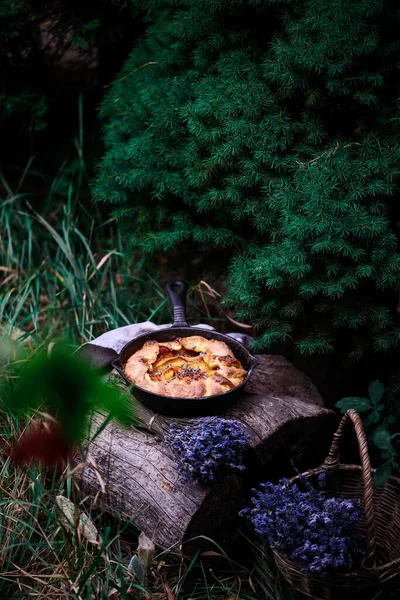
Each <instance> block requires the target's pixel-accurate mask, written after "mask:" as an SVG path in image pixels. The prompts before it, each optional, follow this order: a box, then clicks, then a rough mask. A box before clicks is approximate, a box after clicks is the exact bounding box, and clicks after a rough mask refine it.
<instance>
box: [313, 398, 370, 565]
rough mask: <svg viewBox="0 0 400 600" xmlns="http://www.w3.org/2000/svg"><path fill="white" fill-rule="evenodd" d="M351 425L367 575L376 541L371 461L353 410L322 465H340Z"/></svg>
mask: <svg viewBox="0 0 400 600" xmlns="http://www.w3.org/2000/svg"><path fill="white" fill-rule="evenodd" d="M350 423H353V425H354V429H355V432H356V436H357V442H358V449H359V453H360V459H361V468H362V480H363V486H364V511H365V528H366V532H367V535H366V538H367V539H366V542H367V543H366V553H365V560H364V562H363V569H364V570H365V571H367V572H369V573H371V571H374V570H375V566H376V561H375V555H376V539H375V515H374V495H373V485H372V473H371V461H370V459H369V454H368V443H367V437H366V435H365V431H364V427H363V424H362V421H361V418H360V415H359V414H358V412H357V411H355V410H354V409H350V410H348V411H347V412H346V413H345V415H344V416H343V418H342V420H341V421H340V424H339V427H338V430H337V431H336V433H335V434H334V435H333V442H332V445H331V447H330V450H329V454H328V456H327V457H326V459H325V462H324V464H323V465H322V467H323V469H325V470H331V469H337V468H338V467H339V465H340V460H339V450H340V447H341V445H342V440H343V437H344V435H345V430H346V428H347V426H348V425H349V424H350Z"/></svg>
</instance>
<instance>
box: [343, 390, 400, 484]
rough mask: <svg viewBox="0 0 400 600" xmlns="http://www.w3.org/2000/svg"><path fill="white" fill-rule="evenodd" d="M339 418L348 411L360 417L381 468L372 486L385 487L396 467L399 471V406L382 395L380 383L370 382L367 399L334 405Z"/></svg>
mask: <svg viewBox="0 0 400 600" xmlns="http://www.w3.org/2000/svg"><path fill="white" fill-rule="evenodd" d="M336 406H337V408H340V410H341V412H342V414H344V413H345V412H346V411H347V410H350V409H351V408H353V409H355V410H356V411H357V412H359V413H360V414H361V416H362V417H363V425H364V428H365V431H366V432H367V435H368V440H369V441H370V443H371V447H373V446H375V448H378V450H379V454H380V464H379V465H378V468H377V469H376V472H375V474H374V483H375V485H377V486H382V485H384V484H385V483H386V482H387V480H388V479H389V477H390V476H391V474H392V469H393V467H394V466H395V467H396V468H398V458H399V451H398V448H397V440H398V437H399V435H400V433H396V432H398V430H399V425H400V423H399V417H400V411H399V406H398V402H396V401H393V399H390V396H389V395H388V394H387V393H385V386H384V385H383V383H381V382H380V381H379V380H376V381H373V382H372V383H371V385H370V386H369V388H368V398H357V397H349V398H342V399H341V400H340V401H339V402H338V403H337V404H336Z"/></svg>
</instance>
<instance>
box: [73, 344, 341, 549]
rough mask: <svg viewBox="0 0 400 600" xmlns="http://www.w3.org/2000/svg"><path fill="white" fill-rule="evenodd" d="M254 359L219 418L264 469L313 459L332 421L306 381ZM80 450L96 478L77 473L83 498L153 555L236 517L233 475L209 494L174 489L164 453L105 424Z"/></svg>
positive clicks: (275, 361)
mask: <svg viewBox="0 0 400 600" xmlns="http://www.w3.org/2000/svg"><path fill="white" fill-rule="evenodd" d="M260 358H261V364H260V365H259V367H258V368H257V369H256V370H255V372H254V376H253V378H252V380H251V382H249V384H248V387H247V388H246V393H244V394H243V396H242V398H241V399H240V401H238V402H237V403H236V405H234V406H232V407H231V408H230V409H229V410H227V411H225V412H224V413H223V414H221V416H224V417H227V418H235V419H237V420H238V421H240V422H241V423H242V424H243V425H244V427H245V428H246V430H247V431H248V433H249V434H250V446H251V448H252V449H253V450H254V454H252V453H250V454H249V456H250V457H251V456H253V459H254V461H256V462H257V461H259V462H260V463H261V464H263V465H267V464H268V463H270V462H271V461H272V460H273V459H275V458H276V457H277V456H278V452H279V451H282V449H284V450H285V452H286V453H288V452H289V453H292V454H293V456H294V457H295V458H296V460H298V459H299V458H300V457H302V456H306V455H307V454H310V453H311V452H313V439H314V438H315V436H319V438H321V436H322V437H323V438H326V440H327V443H328V442H329V439H330V436H331V432H332V429H333V420H334V418H333V417H334V415H333V413H332V412H331V411H329V410H327V409H325V408H324V407H323V401H322V399H321V397H320V396H319V394H318V392H317V390H316V389H315V387H314V386H313V384H312V383H311V381H310V380H309V379H308V378H307V377H305V376H304V375H303V374H302V373H300V372H299V371H298V370H297V369H296V368H295V367H293V366H292V365H291V364H290V363H289V362H288V361H287V360H286V359H285V358H283V357H280V356H272V355H271V356H261V357H260ZM98 418H99V417H98ZM96 419H97V417H96ZM99 423H100V421H97V425H98V424H99ZM95 425H96V424H95ZM310 440H311V444H310ZM88 451H89V453H90V456H91V457H92V458H93V459H94V462H95V465H96V468H97V471H98V473H96V470H95V469H94V468H93V467H91V466H90V465H88V466H86V467H85V468H84V469H83V470H82V471H81V475H80V478H79V485H80V487H81V490H82V492H83V494H84V495H85V496H88V497H90V498H92V499H93V498H95V499H96V503H97V505H98V506H101V507H102V508H103V509H104V510H106V511H107V512H109V513H111V514H112V515H115V516H117V517H118V518H120V519H122V520H124V521H127V520H133V521H134V525H135V526H136V527H137V528H138V529H139V530H140V531H143V532H144V533H145V534H146V535H147V536H148V537H150V538H153V539H154V541H155V543H156V544H157V545H158V546H160V547H161V548H169V547H171V546H174V545H177V546H178V547H181V546H182V545H183V544H187V542H188V541H189V540H190V539H192V538H194V537H196V536H199V535H204V536H209V537H212V532H213V530H215V529H216V528H219V527H220V526H221V525H223V524H224V523H227V522H229V521H230V520H231V519H232V518H235V517H236V516H237V511H238V508H239V504H238V503H239V501H240V492H241V488H242V483H243V480H242V477H240V476H238V475H236V474H234V473H233V474H232V475H229V476H228V477H225V478H224V479H223V480H222V481H220V482H218V483H216V484H214V485H213V486H211V487H206V486H203V485H194V484H193V483H191V482H186V483H180V482H179V475H178V473H177V471H176V468H175V465H174V462H173V457H172V454H171V451H170V450H169V448H168V447H167V446H166V445H165V444H164V443H163V442H160V441H157V440H156V438H155V436H154V435H152V434H151V433H147V432H143V431H139V430H136V429H134V428H121V427H118V426H117V425H115V424H114V423H109V424H108V425H107V427H105V428H104V429H103V431H102V432H101V433H100V434H99V435H98V436H97V437H96V438H95V440H94V441H93V442H92V443H91V444H90V446H89V449H88ZM250 460H251V459H250ZM274 462H276V461H275V460H274ZM99 475H100V477H101V479H102V480H103V481H104V485H105V492H101V486H100V483H99Z"/></svg>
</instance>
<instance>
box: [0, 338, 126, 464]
mask: <svg viewBox="0 0 400 600" xmlns="http://www.w3.org/2000/svg"><path fill="white" fill-rule="evenodd" d="M2 398H3V400H4V401H5V403H6V404H7V405H8V407H9V408H10V409H11V410H13V411H14V412H15V413H17V414H18V413H22V414H26V412H27V411H30V410H37V409H40V410H41V411H44V412H46V413H47V414H48V415H50V416H51V417H52V418H54V419H55V420H56V422H57V427H58V428H59V429H57V431H56V429H55V426H54V425H52V424H48V423H47V424H46V427H47V429H46V428H45V430H38V429H37V428H35V427H34V428H32V429H31V430H28V431H27V432H26V433H25V434H23V436H22V438H20V440H19V441H18V443H17V450H18V448H19V454H18V452H17V455H18V456H19V455H21V456H22V457H23V458H24V459H25V458H26V457H27V455H28V454H29V452H30V450H31V451H32V452H33V450H34V448H36V451H35V453H34V454H35V456H36V458H38V460H41V461H42V462H43V460H42V459H43V452H42V450H41V449H42V448H43V449H45V447H46V441H45V439H46V436H47V438H48V443H49V447H50V446H53V447H57V444H58V445H60V446H63V445H65V447H72V446H73V445H78V444H79V443H80V442H82V440H83V439H84V438H85V436H87V434H88V428H89V419H90V415H91V414H92V412H93V411H95V410H100V411H101V412H103V413H106V416H107V417H108V418H115V419H116V420H118V421H119V422H120V423H121V424H123V425H128V424H132V423H133V421H134V413H133V406H132V403H131V402H130V401H129V399H128V397H127V395H126V394H123V392H122V391H121V390H119V389H118V388H117V387H111V386H110V385H108V384H106V383H104V381H103V380H102V378H101V377H100V376H99V375H97V374H96V373H95V372H94V371H93V370H92V369H91V368H90V367H89V365H88V364H87V363H86V361H85V360H84V359H82V358H81V357H79V356H77V355H76V354H71V350H70V349H69V348H68V345H67V344H65V343H63V344H61V343H58V344H55V345H53V347H49V350H48V351H46V352H41V353H39V354H38V355H36V356H35V357H34V358H32V359H31V360H28V361H27V363H26V364H25V365H24V367H23V368H22V370H21V372H20V380H19V383H18V384H17V385H16V386H15V387H14V389H12V390H11V391H9V390H8V389H7V388H6V387H4V389H3V390H2ZM59 454H61V455H63V456H65V448H64V449H63V451H61V452H59ZM45 462H46V461H45Z"/></svg>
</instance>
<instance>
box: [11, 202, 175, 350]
mask: <svg viewBox="0 0 400 600" xmlns="http://www.w3.org/2000/svg"><path fill="white" fill-rule="evenodd" d="M80 212H83V209H82V208H81V207H79V206H78V207H77V208H75V210H73V209H72V206H71V201H70V198H68V199H67V202H66V204H65V205H61V206H60V208H59V211H58V215H57V218H56V220H55V218H54V217H52V216H51V215H49V216H48V217H47V218H45V217H43V216H42V215H40V214H38V213H37V212H35V211H33V210H32V209H31V208H30V205H29V204H28V203H27V201H26V199H25V198H24V197H23V195H21V194H10V195H9V196H8V197H7V198H5V199H4V200H3V201H2V203H1V204H0V231H1V234H0V277H1V279H0V323H2V324H3V330H4V331H5V332H6V333H11V332H13V331H14V332H15V330H16V329H18V330H20V332H24V333H25V335H24V337H28V336H33V337H34V338H35V340H36V341H40V340H46V339H49V337H52V336H54V335H57V334H60V333H61V334H62V336H63V337H67V338H72V339H75V340H77V341H78V342H86V341H89V340H91V339H92V338H93V337H94V336H96V335H98V334H99V333H102V332H103V331H105V330H108V329H113V328H116V327H120V326H123V325H128V324H131V323H135V322H138V321H144V320H149V319H151V320H155V319H157V316H158V314H160V316H161V318H162V317H163V316H164V314H165V309H166V303H167V299H166V297H165V293H164V292H163V290H162V289H161V288H160V287H159V286H158V285H157V283H156V281H155V280H154V279H153V277H152V276H151V275H150V274H148V273H146V270H145V265H144V263H143V260H141V261H140V260H137V259H136V258H135V257H134V256H132V255H131V254H128V253H127V252H126V251H125V250H124V245H123V242H122V240H121V238H120V236H119V235H118V234H115V235H113V237H108V238H105V235H104V234H103V235H102V233H103V232H102V226H101V224H100V223H99V222H96V220H94V219H89V217H88V216H87V215H81V214H79V213H80ZM82 216H83V217H85V219H84V225H85V230H83V231H82V228H81V227H80V226H79V225H78V223H79V220H80V219H81V218H82ZM108 233H109V232H108ZM163 309H164V312H163Z"/></svg>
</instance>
